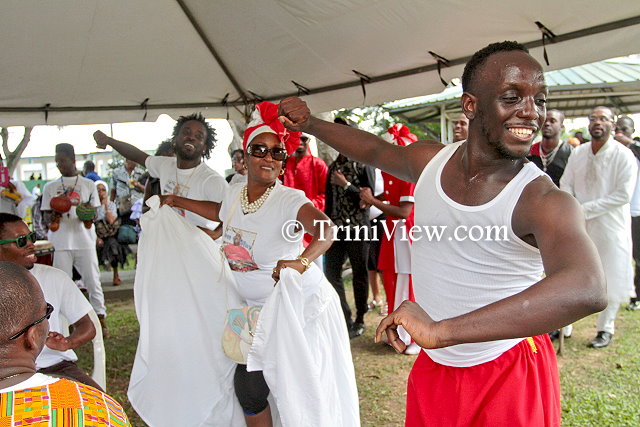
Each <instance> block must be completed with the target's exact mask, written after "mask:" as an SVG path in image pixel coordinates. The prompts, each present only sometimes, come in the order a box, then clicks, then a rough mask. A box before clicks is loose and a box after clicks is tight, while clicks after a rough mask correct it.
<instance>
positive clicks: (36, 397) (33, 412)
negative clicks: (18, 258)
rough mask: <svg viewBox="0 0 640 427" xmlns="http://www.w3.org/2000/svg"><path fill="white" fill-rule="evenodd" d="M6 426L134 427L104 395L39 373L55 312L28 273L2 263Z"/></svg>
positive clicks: (0, 338) (1, 376) (1, 368)
mask: <svg viewBox="0 0 640 427" xmlns="http://www.w3.org/2000/svg"><path fill="white" fill-rule="evenodd" d="M0 283H2V286H0V408H2V411H1V412H0V425H1V426H3V427H4V426H6V427H14V426H16V427H17V426H28V425H43V426H76V425H87V426H88V425H92V426H114V425H117V426H130V424H129V420H128V419H127V415H126V414H125V413H124V410H123V409H122V406H121V405H120V404H119V403H118V402H116V401H115V400H114V399H113V398H112V397H110V396H108V395H107V394H105V393H103V392H101V391H100V390H98V389H96V388H94V387H91V386H88V385H85V384H82V383H78V382H74V381H70V380H67V379H64V378H56V377H52V376H49V375H45V374H40V373H37V372H36V358H37V357H38V354H40V351H41V350H42V349H43V347H44V345H45V341H46V340H47V337H48V333H49V321H48V319H49V318H50V316H51V313H52V312H53V311H54V310H55V308H54V307H53V306H52V305H50V304H49V303H47V302H46V301H45V299H44V295H43V293H42V290H41V289H40V286H39V285H38V282H37V281H36V279H35V278H34V277H33V275H31V273H29V272H28V271H27V270H26V269H25V268H24V267H21V266H19V265H18V264H15V263H12V262H6V261H2V262H0Z"/></svg>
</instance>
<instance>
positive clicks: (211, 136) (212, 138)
mask: <svg viewBox="0 0 640 427" xmlns="http://www.w3.org/2000/svg"><path fill="white" fill-rule="evenodd" d="M192 120H195V121H196V122H200V123H202V125H203V126H204V127H205V128H206V129H207V137H206V138H205V140H204V153H202V156H203V157H204V158H205V159H208V158H209V157H211V150H213V149H214V148H215V146H216V130H215V129H214V128H213V127H211V125H210V124H209V123H207V121H206V120H205V118H204V116H203V115H202V114H200V113H193V114H190V115H188V116H180V117H179V118H178V121H177V122H176V125H175V126H174V127H173V135H172V136H171V139H172V140H174V139H175V138H176V137H177V136H178V133H180V129H182V125H184V124H185V123H186V122H190V121H192Z"/></svg>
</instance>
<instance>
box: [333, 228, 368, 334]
mask: <svg viewBox="0 0 640 427" xmlns="http://www.w3.org/2000/svg"><path fill="white" fill-rule="evenodd" d="M337 237H338V239H337V240H336V241H334V242H333V245H332V246H331V248H329V250H328V251H327V252H326V254H325V259H324V272H325V274H326V276H327V279H328V280H329V282H330V283H331V285H332V286H333V288H334V289H335V290H336V292H337V293H338V296H339V297H340V304H341V305H342V312H343V313H344V318H345V321H346V322H347V327H351V325H352V324H353V321H352V320H351V308H349V304H348V303H347V297H346V295H345V292H344V282H343V280H342V265H343V264H344V263H345V261H346V259H347V257H349V261H350V262H351V271H352V273H353V297H354V300H355V303H356V318H355V323H364V315H365V314H366V312H367V310H368V307H367V299H368V298H369V280H368V276H367V257H368V255H369V244H368V242H366V241H364V240H361V241H346V240H344V239H345V233H344V231H340V232H338V236H337Z"/></svg>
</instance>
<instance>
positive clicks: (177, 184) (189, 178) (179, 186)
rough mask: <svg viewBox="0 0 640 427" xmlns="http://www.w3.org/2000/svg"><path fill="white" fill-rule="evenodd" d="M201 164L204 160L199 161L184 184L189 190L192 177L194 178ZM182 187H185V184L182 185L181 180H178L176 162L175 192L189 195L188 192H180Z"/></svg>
mask: <svg viewBox="0 0 640 427" xmlns="http://www.w3.org/2000/svg"><path fill="white" fill-rule="evenodd" d="M200 165H202V162H200V163H198V165H197V166H194V167H193V170H192V171H191V173H190V174H189V177H188V178H187V182H186V183H185V184H184V188H186V189H187V191H189V183H190V182H191V178H193V174H194V173H196V169H198V168H199V167H200ZM182 188H183V186H181V185H180V181H179V180H178V164H177V163H176V185H175V187H173V194H177V195H179V196H183V197H187V195H186V194H180V193H181V192H182Z"/></svg>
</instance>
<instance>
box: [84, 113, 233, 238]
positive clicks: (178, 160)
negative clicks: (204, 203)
mask: <svg viewBox="0 0 640 427" xmlns="http://www.w3.org/2000/svg"><path fill="white" fill-rule="evenodd" d="M93 137H94V139H95V140H96V144H97V146H98V148H101V149H105V148H106V147H107V145H110V146H111V147H113V149H115V150H116V151H117V152H118V153H120V154H122V155H123V156H124V157H125V158H126V159H127V160H131V161H133V162H136V163H138V164H139V165H142V166H146V168H147V169H148V170H149V175H151V177H153V178H159V179H160V186H161V188H162V194H177V195H179V196H182V197H188V198H190V199H195V200H209V201H213V202H220V200H222V194H223V191H224V189H225V188H226V186H227V182H226V181H225V180H224V178H223V177H221V176H220V175H219V174H218V173H217V172H215V171H214V170H213V169H211V168H210V167H209V166H207V165H206V164H205V163H204V162H203V158H206V159H208V158H209V157H210V155H211V150H213V148H214V147H215V141H216V139H215V130H214V129H213V128H212V127H211V126H210V125H209V124H208V123H207V122H206V121H205V119H204V117H202V115H200V114H192V115H190V116H181V117H180V118H179V119H178V121H177V123H176V125H175V127H174V128H173V136H172V140H173V146H174V151H175V153H176V157H164V156H150V155H148V154H147V153H145V152H144V151H142V150H140V149H139V148H137V147H135V146H133V145H131V144H127V143H126V142H122V141H118V140H116V139H113V138H110V137H108V136H107V135H105V134H104V133H103V132H101V131H96V132H95V133H94V134H93ZM179 213H180V214H181V215H182V216H184V217H185V218H186V219H187V220H188V221H189V222H191V223H192V224H194V225H196V226H198V227H200V228H201V229H202V230H203V231H205V232H207V233H211V232H212V231H213V229H215V225H216V224H215V223H213V222H211V221H209V220H207V219H205V218H203V217H201V216H199V215H196V214H194V213H192V212H185V211H180V212H179Z"/></svg>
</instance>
